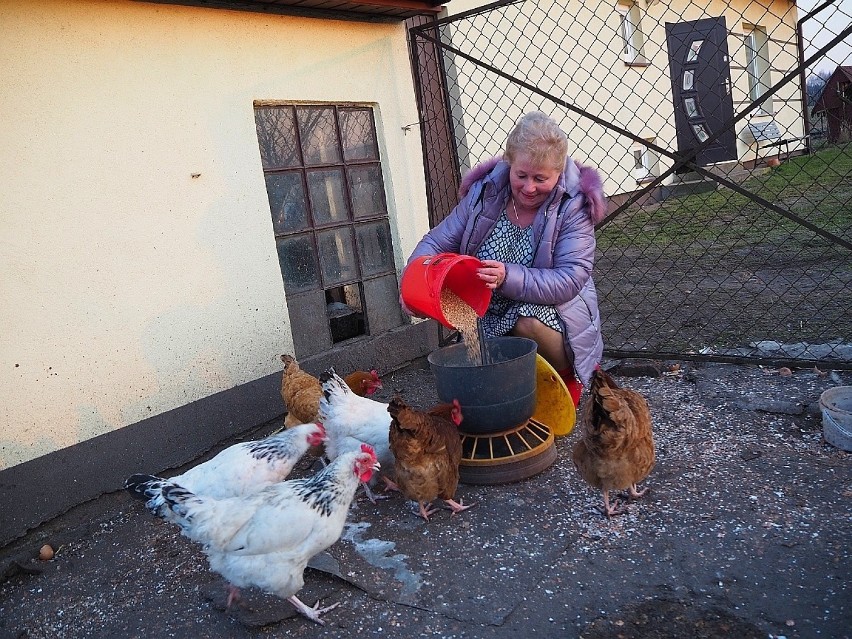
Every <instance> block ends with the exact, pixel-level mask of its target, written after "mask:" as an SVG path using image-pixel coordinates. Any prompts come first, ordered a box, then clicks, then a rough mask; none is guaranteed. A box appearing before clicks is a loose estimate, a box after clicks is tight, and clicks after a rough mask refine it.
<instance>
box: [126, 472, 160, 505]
mask: <svg viewBox="0 0 852 639" xmlns="http://www.w3.org/2000/svg"><path fill="white" fill-rule="evenodd" d="M166 481H167V480H165V479H163V478H162V477H157V476H156V475H143V474H138V473H137V474H135V475H131V476H130V477H128V478H127V479H126V480H125V481H124V489H125V490H126V491H127V492H129V493H130V496H131V497H133V498H134V499H138V500H139V501H148V500H150V499H151V498H152V497H155V496H156V495H158V494H159V493H160V490H161V489H162V486H163V484H164V483H165V482H166Z"/></svg>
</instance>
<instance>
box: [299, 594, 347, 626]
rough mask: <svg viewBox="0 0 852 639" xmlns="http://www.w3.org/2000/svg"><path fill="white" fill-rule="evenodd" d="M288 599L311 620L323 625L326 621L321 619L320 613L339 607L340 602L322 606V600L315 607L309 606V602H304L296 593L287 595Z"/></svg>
mask: <svg viewBox="0 0 852 639" xmlns="http://www.w3.org/2000/svg"><path fill="white" fill-rule="evenodd" d="M287 601H289V602H290V603H291V604H293V605H294V606H295V607H296V610H298V611H299V612H300V613H302V614H303V615H305V616H306V617H307V618H308V619H310V620H311V621H313V622H315V623H318V624H319V625H321V626H324V625H325V622H324V621H323V620H322V619H320V615H321V614H323V613H326V612H328V611H329V610H334V609H335V608H337V607H338V606H339V605H340V603H336V604H332V605H330V606H326V607H325V608H320V607H319V605H320V602H319V601H317V602H316V603H315V604H314V605H313V607H311V606H308V605H307V604H304V603H302V602H301V601H300V600H299V598H298V597H297V596H296V595H293V596H292V597H287Z"/></svg>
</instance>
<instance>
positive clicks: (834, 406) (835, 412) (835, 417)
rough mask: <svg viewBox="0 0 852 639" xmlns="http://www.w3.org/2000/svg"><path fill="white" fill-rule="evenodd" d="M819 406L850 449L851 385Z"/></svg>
mask: <svg viewBox="0 0 852 639" xmlns="http://www.w3.org/2000/svg"><path fill="white" fill-rule="evenodd" d="M819 407H820V409H821V410H822V435H823V437H825V441H827V442H828V443H829V444H831V445H832V446H837V447H838V448H840V449H842V450H846V451H852V386H835V387H834V388H829V389H828V390H827V391H825V392H824V393H823V394H822V395H820V398H819ZM462 410H464V408H462ZM462 423H463V422H462Z"/></svg>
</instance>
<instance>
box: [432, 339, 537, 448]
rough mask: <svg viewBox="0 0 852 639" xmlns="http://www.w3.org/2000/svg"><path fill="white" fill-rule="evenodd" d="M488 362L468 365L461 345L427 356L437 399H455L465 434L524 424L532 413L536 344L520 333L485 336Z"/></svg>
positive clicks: (498, 430)
mask: <svg viewBox="0 0 852 639" xmlns="http://www.w3.org/2000/svg"><path fill="white" fill-rule="evenodd" d="M485 348H486V349H487V352H488V354H489V355H490V356H491V363H490V364H485V365H484V366H475V365H473V364H472V363H471V362H470V360H469V359H468V357H467V346H466V345H465V344H463V343H462V344H453V345H452V346H445V347H444V348H439V349H438V350H436V351H433V352H432V353H430V354H429V357H428V358H427V359H428V360H429V365H430V366H431V368H432V373H433V374H434V375H435V385H436V387H437V391H438V399H440V400H441V401H442V402H451V401H453V400H454V399H457V400H459V404H461V409H462V415H463V417H464V420H463V421H462V423H461V425H460V426H459V430H461V431H462V432H465V433H497V432H500V431H502V430H506V429H509V428H513V427H514V426H518V425H519V424H523V423H525V422H526V421H527V420H529V418H530V417H532V414H533V413H534V412H535V355H536V343H535V342H534V341H533V340H531V339H527V338H525V337H494V338H491V339H487V340H485Z"/></svg>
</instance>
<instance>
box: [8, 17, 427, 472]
mask: <svg viewBox="0 0 852 639" xmlns="http://www.w3.org/2000/svg"><path fill="white" fill-rule="evenodd" d="M0 25H2V34H3V35H2V38H0V76H2V77H3V82H2V85H0V113H2V118H0V269H2V275H0V277H2V286H0V326H1V327H2V333H0V340H2V341H0V361H2V372H0V397H2V400H0V421H2V434H0V469H2V468H5V467H9V466H13V465H16V464H19V463H21V462H24V461H27V460H30V459H33V458H35V457H38V456H41V455H43V454H46V453H48V452H51V451H54V450H57V449H60V448H63V447H66V446H69V445H72V444H75V443H77V442H80V441H83V440H86V439H88V438H91V437H94V436H96V435H100V434H102V433H106V432H109V431H112V430H115V429H118V428H121V427H123V426H126V425H128V424H132V423H135V422H138V421H140V420H142V419H144V418H147V417H151V416H153V415H157V414H160V413H163V412H165V411H168V410H170V409H173V408H176V407H178V406H181V405H184V404H187V403H189V402H192V401H194V400H197V399H200V398H203V397H206V396H208V395H211V394H213V393H216V392H218V391H222V390H226V389H229V388H232V387H234V386H237V385H239V384H242V383H245V382H248V381H251V380H254V379H258V378H260V377H262V376H265V375H268V374H270V373H273V372H275V371H277V370H280V367H281V362H280V359H279V355H280V354H281V353H283V352H287V351H292V338H291V336H290V332H289V327H288V322H287V309H286V303H285V298H284V291H283V284H282V280H281V274H280V271H279V267H278V259H277V255H276V250H275V242H274V236H273V230H272V221H271V217H270V214H269V206H268V202H267V199H266V189H265V183H264V178H263V171H262V167H261V163H260V155H259V152H258V146H257V138H256V133H255V123H254V112H253V101H254V100H281V101H289V100H304V101H316V102H324V101H328V102H335V103H340V102H356V103H366V104H371V105H373V106H374V107H375V112H376V117H377V126H378V132H379V136H380V145H381V148H380V151H381V154H382V159H383V168H384V171H385V179H386V184H387V192H388V203H389V208H390V214H391V219H392V220H394V218H397V214H399V216H400V217H401V220H402V221H401V222H400V223H399V225H398V227H397V228H395V233H396V236H395V238H394V239H395V241H396V242H397V251H398V253H399V254H398V256H397V259H398V263H400V264H401V263H402V261H403V258H404V256H405V255H407V254H408V253H409V252H410V251H411V249H412V248H413V247H414V244H415V243H416V241H417V240H418V239H419V238H420V236H421V235H422V233H423V232H425V231H426V230H427V226H428V220H427V213H426V197H425V189H424V184H423V167H422V157H421V146H420V140H419V136H418V135H416V134H411V133H409V134H408V135H405V133H404V132H403V130H402V127H403V125H406V124H410V123H412V122H416V121H417V120H418V119H419V118H418V115H417V109H416V103H415V98H414V90H413V86H412V81H411V72H410V68H409V63H408V53H407V48H406V41H405V30H404V25H403V24H401V23H398V24H374V23H359V22H349V21H330V20H317V19H307V18H295V17H286V16H273V15H264V14H258V13H249V12H235V11H223V10H212V9H203V8H192V7H180V6H170V5H161V4H145V3H142V2H130V1H114V2H100V1H97V2H85V1H69V2H36V1H18V0H6V1H4V2H3V3H0ZM194 174H197V177H193V175H194ZM397 202H401V203H404V205H403V206H399V207H398V206H397V204H396V203H397Z"/></svg>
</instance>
